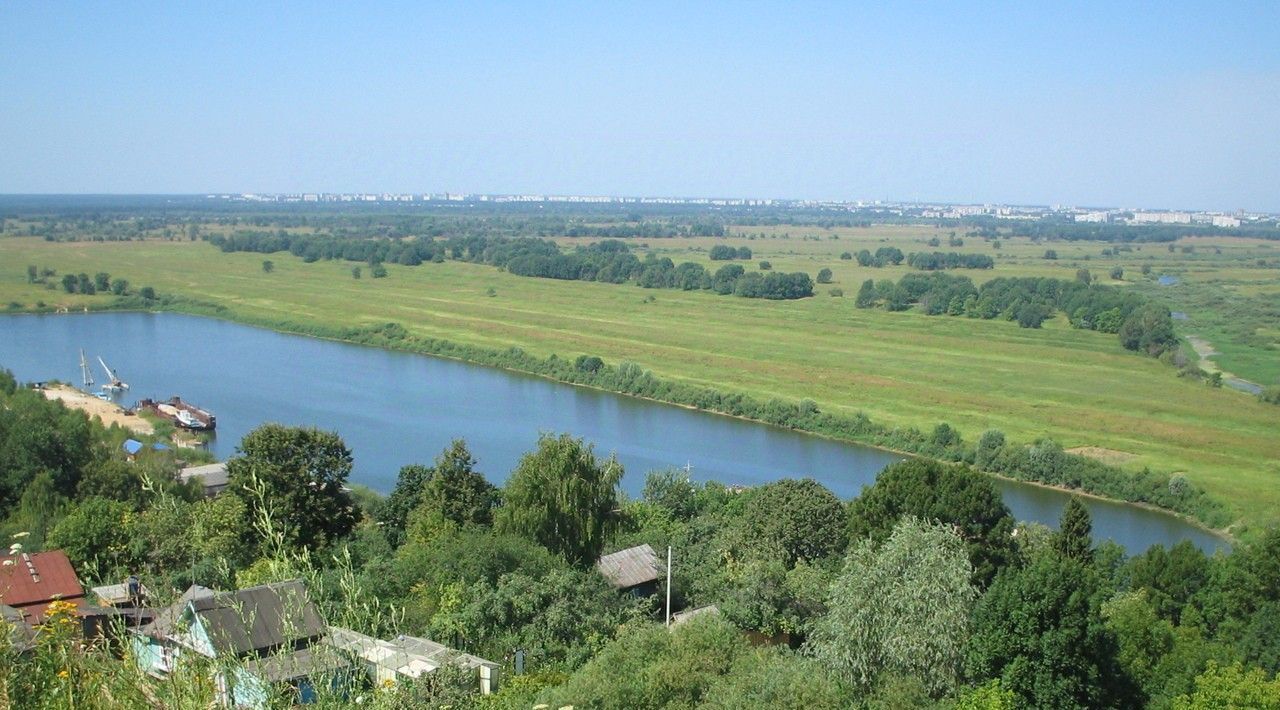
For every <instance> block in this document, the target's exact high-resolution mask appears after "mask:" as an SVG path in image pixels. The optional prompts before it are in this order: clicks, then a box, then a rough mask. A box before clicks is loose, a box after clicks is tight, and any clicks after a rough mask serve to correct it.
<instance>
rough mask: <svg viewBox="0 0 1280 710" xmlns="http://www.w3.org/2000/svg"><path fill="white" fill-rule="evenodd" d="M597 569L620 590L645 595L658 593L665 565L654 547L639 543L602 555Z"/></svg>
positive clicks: (640, 595)
mask: <svg viewBox="0 0 1280 710" xmlns="http://www.w3.org/2000/svg"><path fill="white" fill-rule="evenodd" d="M596 569H597V570H599V571H600V574H602V575H604V578H605V579H607V580H609V583H610V584H612V585H613V586H614V587H616V588H617V589H618V591H621V592H628V593H630V594H633V595H635V596H638V597H644V596H649V595H650V594H655V593H657V591H658V583H659V580H661V579H662V575H663V569H664V567H663V565H662V563H661V562H660V561H659V560H658V555H657V554H656V553H655V552H654V551H653V548H652V547H650V546H648V545H637V546H636V547H629V548H627V549H625V550H619V551H617V552H614V553H612V554H608V555H605V556H603V557H601V558H600V559H599V560H596Z"/></svg>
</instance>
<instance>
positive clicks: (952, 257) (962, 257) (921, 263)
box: [907, 251, 996, 271]
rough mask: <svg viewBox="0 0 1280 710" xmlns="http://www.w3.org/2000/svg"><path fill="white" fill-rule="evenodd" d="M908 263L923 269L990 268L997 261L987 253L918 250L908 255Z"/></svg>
mask: <svg viewBox="0 0 1280 710" xmlns="http://www.w3.org/2000/svg"><path fill="white" fill-rule="evenodd" d="M907 265H908V266H911V267H913V268H916V269H920V270H921V271H940V270H942V269H990V268H993V267H994V266H995V265H996V262H995V260H994V259H992V258H991V257H989V256H987V255H986V254H959V253H957V252H954V251H953V252H947V253H943V252H940V251H935V252H917V253H914V254H911V255H909V256H907Z"/></svg>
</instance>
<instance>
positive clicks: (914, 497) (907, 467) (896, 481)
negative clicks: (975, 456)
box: [849, 460, 1015, 587]
mask: <svg viewBox="0 0 1280 710" xmlns="http://www.w3.org/2000/svg"><path fill="white" fill-rule="evenodd" d="M904 515H914V516H916V517H917V518H922V519H924V520H932V521H937V522H940V523H945V524H948V525H954V526H956V527H957V528H958V529H959V531H960V537H961V539H962V540H964V543H965V548H966V550H967V551H968V554H969V562H970V563H971V564H972V565H973V578H974V583H975V584H977V585H978V586H979V587H985V586H986V585H987V584H989V583H990V582H991V580H992V579H993V578H994V577H995V575H996V572H998V571H999V570H1000V568H1001V567H1003V566H1005V565H1006V564H1008V563H1009V562H1010V561H1011V560H1012V559H1013V557H1014V549H1015V548H1014V538H1013V516H1012V515H1010V514H1009V509H1008V508H1007V507H1005V504H1004V501H1003V500H1002V499H1001V497H1000V492H999V491H997V490H996V488H995V486H994V485H992V483H991V479H989V478H987V477H986V476H983V475H982V474H980V473H977V472H975V471H972V470H970V469H968V468H965V467H963V466H948V465H946V464H941V463H938V462H936V461H924V460H911V461H903V462H902V463H897V464H894V465H892V466H889V467H888V468H886V469H885V470H884V471H882V472H881V473H880V475H879V476H878V477H876V482H875V483H874V484H872V486H871V487H870V488H867V489H865V490H863V492H862V495H860V496H858V498H856V499H854V500H853V502H851V503H850V504H849V532H850V535H851V537H852V539H853V540H857V539H858V538H862V537H870V538H871V539H872V540H874V541H876V542H880V541H883V540H885V539H887V538H888V537H889V534H890V532H891V531H892V530H893V527H894V525H896V524H897V522H898V520H899V518H901V517H902V516H904Z"/></svg>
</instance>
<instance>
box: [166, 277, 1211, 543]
mask: <svg viewBox="0 0 1280 710" xmlns="http://www.w3.org/2000/svg"><path fill="white" fill-rule="evenodd" d="M166 310H169V311H173V312H178V313H185V314H189V315H199V316H205V317H214V318H218V319H221V320H225V321H228V322H234V323H240V324H245V325H252V326H257V327H265V328H268V329H270V330H273V331H275V332H281V333H288V334H291V335H305V336H308V337H313V338H317V339H321V340H329V341H334V342H342V343H351V344H358V345H372V346H375V347H381V348H385V349H388V350H393V351H398V352H409V353H416V354H426V355H432V356H435V357H440V358H443V359H447V360H454V361H458V362H464V363H468V364H478V365H486V366H490V367H495V368H498V369H501V370H505V371H508V372H514V373H519V374H522V375H532V376H535V377H539V378H541V379H546V380H550V381H553V382H557V383H560V384H569V385H575V386H577V387H581V388H585V389H590V390H595V391H600V392H607V393H611V394H621V395H626V396H628V397H632V398H635V399H640V400H645V401H651V402H656V403H661V404H666V405H674V406H677V407H681V408H684V409H688V410H694V411H706V412H711V413H715V414H718V415H721V416H726V417H729V418H733V419H737V420H742V421H747V422H753V423H757V424H766V425H770V426H776V427H779V428H782V429H788V430H793V431H800V432H804V433H805V434H808V435H813V436H817V437H821V438H824V439H829V440H832V441H839V442H847V443H853V444H858V445H861V446H870V447H875V448H877V449H880V450H883V451H888V452H892V453H895V454H898V455H903V456H922V455H923V456H929V457H931V458H939V459H940V460H945V461H952V462H955V461H964V460H966V458H968V459H969V460H970V462H972V453H971V452H965V451H959V450H953V451H951V452H946V453H950V454H952V455H950V456H936V455H931V454H930V453H929V452H928V451H927V450H926V451H922V450H921V449H927V447H928V436H927V435H925V434H924V433H922V432H905V433H904V432H899V431H898V430H891V429H887V428H885V427H880V426H877V425H875V424H873V423H872V422H871V421H870V420H869V419H867V418H865V417H864V416H861V415H859V416H858V417H855V418H852V419H850V418H841V417H833V416H832V415H828V414H824V413H820V412H819V411H818V409H817V404H816V403H812V402H810V403H807V404H805V403H798V404H797V403H784V402H780V401H771V402H769V403H767V406H766V405H762V404H761V403H759V402H756V401H754V400H752V399H751V398H750V397H748V396H746V395H742V394H738V393H730V394H723V393H719V392H716V391H712V390H705V389H700V388H696V387H689V386H683V385H680V384H676V383H663V382H662V381H660V380H658V379H657V378H655V377H654V376H653V375H652V373H649V372H648V371H645V370H643V369H642V368H640V367H639V366H636V365H633V364H629V363H620V364H618V365H603V366H602V368H601V369H600V370H599V371H596V372H585V371H582V370H578V369H576V368H575V367H574V366H573V363H571V362H570V361H567V360H565V359H563V358H557V357H555V356H552V357H550V358H547V359H539V358H535V357H533V356H530V355H528V354H526V353H523V351H520V350H519V349H511V350H508V351H494V350H484V349H477V348H475V347H473V346H463V345H459V344H457V343H452V342H449V341H442V340H438V339H419V338H415V337H413V336H411V335H409V334H408V333H407V331H405V330H404V328H403V327H402V326H398V325H396V324H383V325H382V326H376V327H366V328H345V329H336V328H315V327H308V326H305V325H302V324H298V323H293V322H289V321H271V322H263V321H262V320H259V319H255V318H251V317H246V316H244V315H243V314H238V313H235V312H234V311H231V310H230V309H227V308H225V307H221V306H217V305H215V304H207V303H199V302H193V301H189V300H184V301H171V302H170V303H168V304H167V306H166ZM619 368H622V369H624V370H626V371H627V372H629V373H631V374H630V375H629V376H630V377H633V379H634V380H635V381H633V382H632V385H633V386H619V383H618V382H613V383H609V382H606V381H604V380H605V379H607V377H606V376H608V375H611V374H614V375H616V374H617V372H618V371H619ZM636 382H639V383H640V384H641V385H642V386H640V387H636V386H634V385H635V384H636ZM646 389H649V390H651V391H646ZM662 393H665V396H664V395H663V394H662ZM701 395H706V396H707V397H708V398H709V399H708V401H702V402H699V401H696V400H698V399H699V397H700V396H701ZM690 399H693V400H695V401H689V400H690ZM716 401H720V402H729V403H732V404H734V405H736V407H737V411H735V410H734V409H731V408H728V407H725V408H717V407H716V406H709V403H710V404H711V405H714V403H715V402H716ZM753 407H754V408H755V411H757V412H761V411H764V410H765V409H767V408H768V407H773V408H774V409H775V410H776V411H775V414H776V413H777V412H781V413H782V414H783V416H784V419H786V420H784V421H778V420H777V417H775V418H774V419H773V420H770V419H768V418H764V417H760V416H750V414H748V413H745V412H744V411H742V410H743V409H744V408H746V409H751V408H753ZM806 408H808V409H807V410H806ZM859 431H861V435H858V433H857V432H859ZM904 436H905V437H907V438H905V439H904V438H903V437H904ZM895 441H896V442H902V443H906V444H908V445H907V446H897V445H894V443H895ZM1011 448H1014V449H1021V448H1022V447H1021V446H1020V445H1017V446H1015V445H1011ZM1076 459H1078V460H1079V461H1084V460H1085V459H1084V457H1072V458H1070V459H1064V460H1065V461H1068V462H1070V461H1074V460H1076ZM1089 464H1090V465H1091V466H1092V467H1093V468H1092V469H1091V470H1092V471H1093V473H1094V474H1095V475H1096V474H1097V473H1098V472H1099V471H1100V469H1099V468H1098V467H1104V466H1105V464H1101V463H1098V462H1092V461H1090V462H1089ZM1105 468H1106V469H1107V470H1110V471H1111V473H1110V474H1108V475H1109V476H1111V477H1112V478H1113V479H1114V481H1116V482H1118V483H1121V484H1122V483H1124V482H1125V481H1126V480H1130V479H1133V478H1134V476H1132V475H1131V474H1129V473H1127V472H1125V471H1122V470H1119V469H1114V468H1113V467H1105ZM979 470H982V471H983V472H984V473H988V474H990V475H993V476H996V477H998V478H1001V479H1004V480H1009V481H1015V482H1019V483H1031V484H1033V485H1036V486H1041V487H1044V488H1046V489H1052V490H1056V491H1062V492H1066V493H1071V494H1081V495H1087V496H1089V497H1091V498H1094V499H1096V500H1101V501H1109V502H1113V503H1123V504H1129V505H1135V506H1138V507H1141V508H1143V509H1147V510H1153V511H1161V512H1165V513H1169V514H1172V515H1175V516H1176V517H1178V518H1179V519H1181V520H1183V521H1185V522H1187V523H1189V524H1191V525H1194V526H1196V527H1197V528H1198V529H1201V530H1203V531H1205V532H1206V533H1209V534H1212V535H1215V536H1217V537H1219V538H1220V539H1225V540H1228V541H1233V540H1234V539H1235V538H1234V536H1233V535H1232V531H1231V530H1230V529H1229V528H1227V526H1226V525H1225V524H1224V525H1222V526H1215V525H1212V524H1207V522H1206V521H1205V520H1203V519H1200V518H1198V517H1197V516H1195V515H1192V514H1190V513H1189V512H1188V511H1182V510H1175V509H1171V508H1169V507H1166V506H1160V505H1156V504H1153V503H1151V502H1150V501H1147V500H1142V499H1126V498H1123V497H1119V496H1114V495H1107V494H1106V492H1105V491H1103V492H1100V491H1099V490H1096V489H1091V488H1089V487H1077V486H1071V485H1063V484H1061V483H1055V482H1053V481H1043V480H1036V479H1035V478H1028V477H1023V476H1014V475H1005V474H1002V473H1000V472H999V471H995V470H990V469H989V468H979ZM1147 475H1148V477H1150V476H1151V475H1152V474H1147ZM1164 480H1167V477H1165V479H1164ZM1157 482H1158V483H1160V485H1167V484H1165V483H1164V482H1163V481H1157ZM1184 483H1185V482H1184ZM1158 487H1159V486H1157V488H1158ZM1189 500H1193V501H1195V500H1199V501H1200V503H1201V504H1204V503H1205V500H1204V499H1203V498H1190V499H1189ZM1209 510H1210V512H1211V513H1217V514H1218V515H1219V519H1221V516H1220V513H1221V510H1220V508H1218V507H1214V508H1211V509H1209ZM1228 522H1229V521H1228Z"/></svg>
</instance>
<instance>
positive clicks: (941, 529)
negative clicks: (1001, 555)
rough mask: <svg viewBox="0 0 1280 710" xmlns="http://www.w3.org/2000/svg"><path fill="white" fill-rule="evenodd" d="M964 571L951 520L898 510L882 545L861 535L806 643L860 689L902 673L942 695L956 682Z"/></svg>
mask: <svg viewBox="0 0 1280 710" xmlns="http://www.w3.org/2000/svg"><path fill="white" fill-rule="evenodd" d="M971 574H972V569H971V568H970V566H969V559H968V555H967V554H966V552H965V549H964V543H963V542H962V541H961V540H960V538H959V537H958V536H957V535H956V532H955V529H954V528H953V527H952V526H949V525H940V524H937V523H930V522H926V521H922V520H919V519H918V518H914V517H911V516H907V517H904V518H902V519H901V520H900V521H899V522H898V524H897V525H896V526H894V528H893V532H892V534H890V536H889V539H888V540H886V541H885V542H884V544H883V545H877V544H876V543H874V542H872V541H871V540H863V541H862V542H860V543H859V544H858V546H857V547H855V548H854V549H853V551H852V552H850V553H849V557H848V559H847V561H846V562H845V568H844V572H843V573H841V575H840V577H839V578H838V579H837V580H836V583H835V585H834V586H833V587H832V588H831V596H830V598H829V599H828V601H827V607H828V609H830V612H829V613H828V614H827V616H826V617H825V618H823V619H821V620H820V621H818V622H817V624H816V628H815V629H814V632H813V635H812V637H811V639H810V650H811V651H812V652H813V654H814V655H816V656H817V657H818V658H819V659H821V660H822V661H824V662H825V664H826V665H828V667H830V668H831V669H832V670H833V671H834V672H835V673H836V674H837V675H838V676H839V677H840V678H842V679H843V680H844V681H846V682H848V683H849V684H851V685H854V686H856V687H860V688H862V689H863V690H869V689H871V688H872V687H874V686H875V685H876V684H877V683H878V681H879V680H880V679H882V678H883V677H891V676H905V677H911V678H916V679H918V680H920V681H921V682H922V683H923V684H924V686H925V688H926V689H927V690H928V691H929V692H930V693H931V694H933V695H935V696H941V695H944V694H946V693H948V692H950V691H952V690H954V689H955V688H956V687H957V686H958V685H959V677H960V668H961V660H962V657H963V652H964V647H965V643H966V641H967V639H968V630H969V616H970V612H971V610H972V606H973V602H974V600H975V599H976V597H977V593H976V591H975V590H974V588H973V587H972V586H971V585H970V583H969V577H970V575H971Z"/></svg>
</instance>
